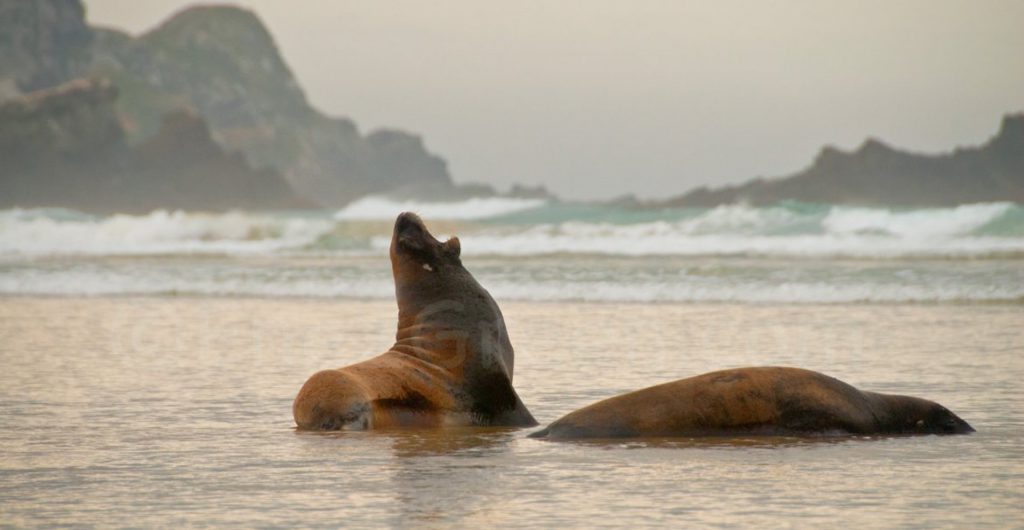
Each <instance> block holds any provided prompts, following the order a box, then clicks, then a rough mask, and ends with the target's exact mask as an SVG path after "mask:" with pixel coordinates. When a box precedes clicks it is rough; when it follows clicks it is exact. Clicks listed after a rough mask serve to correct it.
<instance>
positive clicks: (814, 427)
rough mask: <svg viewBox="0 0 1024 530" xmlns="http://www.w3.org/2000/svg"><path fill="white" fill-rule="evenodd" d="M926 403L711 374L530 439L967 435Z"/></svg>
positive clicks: (822, 382)
mask: <svg viewBox="0 0 1024 530" xmlns="http://www.w3.org/2000/svg"><path fill="white" fill-rule="evenodd" d="M973 430H974V429H973V428H971V426H970V425H968V424H967V422H965V421H963V420H962V419H960V418H959V417H957V416H956V415H955V414H953V413H952V412H950V411H949V410H947V409H946V408H945V407H943V406H941V405H939V404H937V403H934V402H932V401H928V400H926V399H921V398H914V397H908V396H896V395H887V394H878V393H875V392H865V391H861V390H858V389H856V388H854V387H852V386H850V385H848V384H846V383H844V382H842V381H840V380H838V379H835V378H833V377H829V376H827V375H824V374H821V373H818V372H813V371H811V370H803V369H800V368H785V367H756V368H738V369H734V370H723V371H718V372H711V373H707V374H703V375H698V376H696V377H691V378H688V379H680V380H678V381H673V382H670V383H665V384H661V385H657V386H652V387H649V388H645V389H642V390H637V391H635V392H629V393H626V394H622V395H619V396H615V397H612V398H609V399H606V400H604V401H599V402H597V403H594V404H592V405H589V406H587V407H584V408H582V409H579V410H576V411H575V412H572V413H570V414H568V415H566V416H563V417H562V418H561V419H559V420H557V421H555V422H554V423H552V424H550V425H548V426H547V427H546V428H545V429H543V430H541V431H538V432H535V433H533V434H531V435H530V436H531V437H534V438H548V439H578V438H631V437H672V436H687V437H690V436H692V437H696V436H732V435H780V436H782V435H808V434H826V435H828V434H836V435H843V434H955V433H966V432H972V431H973Z"/></svg>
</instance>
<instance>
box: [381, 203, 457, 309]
mask: <svg viewBox="0 0 1024 530" xmlns="http://www.w3.org/2000/svg"><path fill="white" fill-rule="evenodd" d="M461 252H462V247H461V245H460V244H459V238H457V237H452V238H451V239H448V240H447V241H445V242H443V243H442V242H441V241H438V240H437V238H435V237H434V236H433V235H432V234H431V233H430V231H429V230H427V227H426V225H424V224H423V220H422V219H420V217H419V216H418V215H416V214H414V213H412V212H405V213H403V214H401V215H399V216H398V219H396V220H395V229H394V233H393V234H392V236H391V270H392V272H393V273H394V277H395V292H396V294H397V296H398V303H399V306H400V307H402V308H408V309H414V308H415V307H416V306H420V308H422V306H423V305H429V304H430V303H434V302H437V301H439V300H444V299H447V300H455V299H458V298H459V297H460V294H461V293H464V292H467V291H470V290H473V286H475V285H476V282H475V280H473V279H472V276H471V275H470V274H469V273H468V272H467V271H466V269H465V268H464V267H463V266H462V260H461V258H460V255H461Z"/></svg>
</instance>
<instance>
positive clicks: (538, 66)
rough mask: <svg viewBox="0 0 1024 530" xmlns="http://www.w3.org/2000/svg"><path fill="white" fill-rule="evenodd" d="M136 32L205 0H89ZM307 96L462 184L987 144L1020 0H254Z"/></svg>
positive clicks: (1019, 63) (1021, 61) (1015, 77)
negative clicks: (414, 137) (843, 151)
mask: <svg viewBox="0 0 1024 530" xmlns="http://www.w3.org/2000/svg"><path fill="white" fill-rule="evenodd" d="M85 1H86V5H87V9H88V17H89V20H90V21H91V22H93V23H95V24H102V25H107V26H116V27H120V28H123V29H126V30H128V31H130V32H133V33H138V32H141V31H144V30H146V29H148V28H150V27H152V26H154V25H156V24H157V23H159V22H160V21H162V20H163V19H165V18H166V17H167V16H168V15H170V14H171V13H173V12H174V11H176V10H178V9H180V8H182V7H183V6H185V5H188V4H190V3H193V2H187V1H180V0H143V1H139V0H131V1H129V0H120V1H119V0H85ZM237 4H238V5H242V6H246V7H249V8H251V9H253V10H255V11H256V12H257V13H258V14H259V15H260V16H261V18H262V19H263V20H264V22H265V23H266V24H267V26H269V28H270V30H271V32H272V33H273V34H274V36H275V38H276V40H277V44H278V46H279V48H280V49H281V51H282V53H283V54H284V56H285V60H286V61H287V62H288V63H289V64H290V65H291V67H292V70H293V71H294V73H295V75H296V76H297V77H298V80H299V82H300V83H301V85H302V86H303V87H304V88H305V90H306V94H307V96H308V97H309V99H310V100H311V102H312V103H313V104H314V105H315V106H316V107H318V108H320V109H321V110H323V111H325V112H327V113H328V114H332V115H339V116H349V117H351V118H353V119H354V120H355V121H356V122H357V123H358V124H359V126H360V127H361V128H362V129H363V130H364V131H365V130H369V129H373V128H376V127H381V126H391V127H397V128H402V129H407V130H410V131H414V132H417V133H419V134H421V135H423V137H424V139H425V141H426V143H427V146H428V147H429V148H430V149H431V150H432V151H434V152H436V153H438V154H440V155H442V156H443V157H445V158H446V159H447V160H448V163H449V167H450V169H451V172H452V175H453V177H454V178H455V179H456V180H457V181H483V182H489V183H493V184H496V185H498V186H499V187H505V186H507V185H509V184H511V183H513V182H523V183H527V184H539V183H543V184H545V185H547V186H548V187H549V188H551V189H552V190H554V191H555V192H557V193H559V194H560V195H563V196H566V197H571V198H603V197H611V196H615V195H620V194H623V193H627V192H635V193H637V194H638V195H641V196H644V197H658V196H665V195H674V194H678V193H680V192H683V191H685V190H687V189H689V188H691V187H693V186H696V185H700V184H711V185H719V184H724V183H728V182H736V181H742V180H746V179H748V178H752V177H755V176H758V175H765V176H776V175H785V174H788V173H792V172H794V171H797V170H799V169H801V168H803V167H804V166H806V165H807V164H808V163H809V162H810V161H811V159H812V158H813V157H814V155H815V154H816V153H817V151H818V149H819V148H820V147H821V146H822V145H823V144H833V145H836V146H838V147H841V148H847V149H849V148H854V147H856V146H857V145H859V144H860V143H861V142H862V141H863V139H864V138H865V137H867V136H875V137H878V138H880V139H882V140H884V141H886V142H888V143H890V144H892V145H895V146H900V147H905V148H909V149H913V150H916V151H922V152H935V151H944V150H949V149H951V148H952V147H953V146H955V145H965V144H966V145H969V144H977V143H980V142H982V141H984V140H986V139H987V138H988V137H989V136H990V135H991V134H993V133H994V132H995V130H996V127H997V125H998V122H999V119H1000V118H1001V116H1002V115H1003V114H1004V113H1006V112H1009V111H1022V110H1024V30H1022V27H1024V26H1022V24H1024V22H1022V21H1024V1H1017V0H1006V1H967V0H963V1H937V0H920V1H918V0H914V1H895V0H885V1H866V0H854V1H843V2H839V1H822V0H814V1H799V2H798V1H791V2H770V1H749V2H723V1H715V2H712V1H681V0H679V1H665V2H657V1H616V2H608V1H598V0H588V1H579V2H557V1H547V2H541V1H517V2H483V1H479V0H464V1H444V0H441V1H432V2H423V1H418V0H417V1H403V2H391V1H383V0H375V1H359V2H348V1H335V0H306V1H302V2H285V1H280V0H248V1H240V2H237Z"/></svg>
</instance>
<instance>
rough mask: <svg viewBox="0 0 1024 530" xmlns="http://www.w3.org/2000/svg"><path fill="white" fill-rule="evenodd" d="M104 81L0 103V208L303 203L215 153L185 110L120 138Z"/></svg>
mask: <svg viewBox="0 0 1024 530" xmlns="http://www.w3.org/2000/svg"><path fill="white" fill-rule="evenodd" d="M116 101H117V89H116V88H115V87H114V86H113V85H112V84H111V83H110V82H109V81H107V80H87V79H78V80H75V81H71V82H69V83H67V84H64V85H60V86H57V87H54V88H50V89H45V90H39V91H35V92H31V93H29V94H27V95H25V96H21V97H17V98H14V99H11V100H8V101H6V102H4V103H3V104H0V160H3V164H0V207H39V206H42V207H46V206H62V207H71V208H76V209H80V210H85V211H92V212H101V213H108V212H129V213H144V212H148V211H151V210H154V209H159V208H165V209H191V210H227V209H232V208H245V209H280V208H295V207H303V206H309V204H308V202H306V201H303V200H301V199H299V198H298V197H297V196H296V195H295V194H294V193H293V192H292V190H291V188H290V187H289V185H288V183H287V182H286V181H285V180H284V179H283V178H282V177H281V176H280V175H279V174H277V173H275V172H273V171H271V170H253V169H252V168H250V166H249V165H248V164H247V163H246V161H245V160H244V159H243V158H242V156H241V155H239V154H228V153H225V152H224V151H223V150H222V149H221V147H220V146H219V145H218V144H217V143H215V142H214V141H213V139H212V138H211V136H210V133H209V129H208V128H207V126H206V123H205V122H204V121H203V120H202V119H201V118H200V117H199V116H198V115H196V114H195V113H193V112H189V111H187V110H180V111H175V112H172V113H170V114H168V115H167V116H166V117H165V118H164V120H163V122H162V125H161V126H160V128H159V129H158V131H157V132H156V133H155V134H154V135H153V136H152V137H150V138H148V139H146V140H144V141H143V142H142V143H140V144H139V145H130V144H129V143H128V142H127V141H126V140H125V138H126V135H125V133H124V130H123V129H122V127H121V123H120V121H119V119H118V117H117V114H116V112H115V110H114V107H115V104H116Z"/></svg>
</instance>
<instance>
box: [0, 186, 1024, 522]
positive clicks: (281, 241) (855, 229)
mask: <svg viewBox="0 0 1024 530" xmlns="http://www.w3.org/2000/svg"><path fill="white" fill-rule="evenodd" d="M403 210H413V211H418V212H419V213H420V214H421V215H422V216H423V218H424V220H425V221H426V223H427V225H428V226H429V227H430V228H431V230H432V231H434V232H435V233H436V234H439V235H444V236H448V235H458V236H459V237H460V239H461V241H462V249H463V262H464V264H465V266H466V267H467V268H468V269H469V270H470V271H471V272H472V273H473V274H474V275H475V276H476V277H477V279H478V280H479V281H480V283H481V284H482V285H483V286H484V287H486V288H487V289H489V290H490V292H491V293H492V294H493V295H494V297H495V299H496V300H497V302H498V304H499V305H500V306H501V308H502V310H503V313H504V315H505V320H506V323H507V326H508V330H509V335H510V337H511V340H512V343H513V345H514V347H515V350H516V371H515V381H514V384H515V387H516V389H517V391H518V393H519V394H520V396H521V397H522V399H523V402H524V403H525V404H526V405H527V406H528V408H529V409H530V410H531V412H532V413H533V414H534V416H535V417H536V418H537V419H538V421H540V422H541V424H546V423H548V422H551V421H553V420H555V419H557V418H558V417H560V416H562V415H563V414H565V413H568V412H570V411H572V410H574V409H575V408H578V407H581V406H584V405H586V404H589V403H592V402H594V401H596V400H599V399H602V398H606V397H610V396H613V395H616V394H618V393H621V392H625V391H629V390H635V389H638V388H642V387H645V386H649V385H653V384H657V383H662V382H666V381H671V380H674V379H678V378H682V377H689V376H693V375H697V374H700V373H705V372H708V371H712V370H719V369H725V368H733V367H740V366H751V365H781V366H798V367H803V368H808V369H812V370H817V371H820V372H823V373H826V374H829V375H832V376H834V377H838V378H839V379H842V380H844V381H846V382H848V383H850V384H853V385H855V386H857V387H859V388H862V389H864V390H873V391H879V392H887V393H900V394H909V395H916V396H920V397H925V398H928V399H932V400H935V401H938V402H939V403H941V404H943V405H945V406H947V407H949V408H950V409H951V410H952V411H954V412H955V413H956V414H958V415H959V416H961V417H962V418H964V419H965V420H967V421H968V422H969V423H971V425H973V426H974V427H975V428H976V429H977V432H976V433H973V434H970V435H963V436H945V437H940V436H921V437H822V438H785V437H783V438H756V437H749V438H731V439H724V438H723V439H715V438H711V439H648V440H623V441H611V442H609V441H603V442H602V441H594V442H579V443H575V442H564V443H563V442H552V441H545V440H536V439H531V438H528V437H527V434H528V433H530V432H532V431H533V430H535V429H533V428H527V429H491V428H475V429H474V428H466V429H440V430H394V431H374V432H331V433H308V432H298V431H296V430H295V428H294V423H293V421H292V417H291V402H292V399H293V398H294V396H295V393H296V392H297V391H298V389H299V387H300V386H301V385H302V383H303V382H304V381H305V379H306V378H307V377H308V376H309V375H311V374H312V373H314V372H315V371H318V370H321V369H324V368H330V367H338V366H343V365H347V364H351V363H354V362H358V361H360V360H364V359H367V358H369V357H371V356H373V355H376V354H377V353H380V352H381V351H384V350H385V349H387V348H388V347H389V346H390V345H391V343H392V342H393V340H394V333H395V325H396V313H397V311H396V306H395V302H394V298H393V297H394V294H393V285H392V282H391V276H390V275H391V271H390V264H389V261H388V257H387V247H388V242H389V237H390V231H391V224H392V222H393V220H394V216H395V215H396V214H397V213H398V212H399V211H403ZM1022 324H1024V207H1022V206H1020V205H1016V204H1011V203H993V204H977V205H967V206H961V207H957V208H938V209H916V210H900V209H883V208H851V207H844V206H829V205H812V204H799V203H788V204H781V205H778V206H775V207H768V208H755V207H750V206H743V205H732V206H723V207H719V208H711V209H678V210H631V209H625V208H618V207H611V206H598V205H586V204H565V203H548V202H544V201H535V200H520V199H476V200H469V201H464V202H460V203H454V204H437V203H434V204H417V203H412V202H396V201H391V200H386V199H380V198H369V199H365V200H363V201H360V202H357V203H354V204H352V205H350V206H349V207H348V208H345V209H343V210H341V211H320V212H231V213H225V214H197V213H183V212H154V213H152V214H149V215H144V216H125V215H114V216H91V215H86V214H82V213H79V212H74V211H69V210H52V209H48V210H8V211H5V212H2V213H0V366H2V369H0V526H12V527H47V528H49V527H55V526H73V527H94V526H98V527H240V528H254V527H260V528H268V527H285V526H287V527H295V526H300V527H318V528H319V527H326V528H336V527H349V528H387V527H402V528H406V527H425V528H437V527H443V528H449V527H479V526H486V527H495V528H536V527H566V528H581V527H586V528H622V527H636V528H646V527H665V526H672V527H679V526H683V527H701V528H724V527H730V528H732V527H769V528H807V527H821V526H827V525H844V526H856V527H858V528H867V529H872V528H928V529H932V528H1020V527H1021V521H1024V443H1022V440H1024V385H1022V384H1021V381H1024V325H1022ZM538 428H539V427H538Z"/></svg>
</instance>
